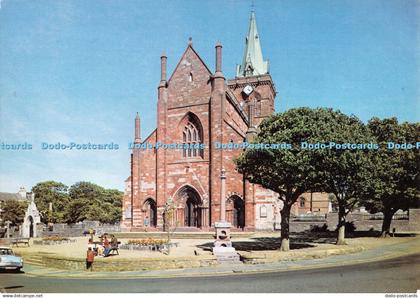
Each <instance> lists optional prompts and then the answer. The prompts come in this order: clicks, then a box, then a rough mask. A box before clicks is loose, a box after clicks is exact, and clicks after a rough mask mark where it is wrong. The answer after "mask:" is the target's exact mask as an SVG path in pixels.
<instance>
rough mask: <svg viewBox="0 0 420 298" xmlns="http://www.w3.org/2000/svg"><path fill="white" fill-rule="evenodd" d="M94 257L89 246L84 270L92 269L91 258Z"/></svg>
mask: <svg viewBox="0 0 420 298" xmlns="http://www.w3.org/2000/svg"><path fill="white" fill-rule="evenodd" d="M94 259H95V253H94V252H93V250H92V248H91V247H89V248H88V250H87V254H86V270H89V269H90V271H92V264H93V260H94Z"/></svg>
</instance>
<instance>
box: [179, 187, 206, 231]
mask: <svg viewBox="0 0 420 298" xmlns="http://www.w3.org/2000/svg"><path fill="white" fill-rule="evenodd" d="M175 198H176V199H175V202H177V205H178V206H179V207H181V208H179V209H178V210H177V218H178V222H182V221H183V224H184V226H185V227H197V228H201V227H202V224H203V222H202V220H203V218H202V213H203V212H202V206H201V205H202V201H201V198H200V195H199V194H198V192H197V191H196V190H195V189H194V188H192V187H190V186H184V187H182V188H181V189H180V190H179V191H178V192H177V194H176V196H175Z"/></svg>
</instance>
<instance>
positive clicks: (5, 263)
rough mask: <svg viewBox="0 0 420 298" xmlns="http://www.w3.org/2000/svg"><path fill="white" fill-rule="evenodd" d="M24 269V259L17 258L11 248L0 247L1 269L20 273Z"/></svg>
mask: <svg viewBox="0 0 420 298" xmlns="http://www.w3.org/2000/svg"><path fill="white" fill-rule="evenodd" d="M22 268H23V259H22V258H21V257H18V256H15V254H14V252H13V250H12V249H11V248H9V247H1V246H0V269H3V270H4V269H6V270H9V269H12V270H15V271H20V270H21V269H22Z"/></svg>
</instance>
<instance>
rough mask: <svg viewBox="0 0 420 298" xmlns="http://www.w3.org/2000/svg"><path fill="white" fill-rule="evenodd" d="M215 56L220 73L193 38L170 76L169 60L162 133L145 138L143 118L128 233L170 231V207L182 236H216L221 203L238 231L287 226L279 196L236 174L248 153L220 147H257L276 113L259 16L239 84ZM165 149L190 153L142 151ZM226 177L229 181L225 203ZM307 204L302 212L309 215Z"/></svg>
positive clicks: (127, 206)
mask: <svg viewBox="0 0 420 298" xmlns="http://www.w3.org/2000/svg"><path fill="white" fill-rule="evenodd" d="M215 55H216V63H215V64H216V65H215V71H214V73H213V72H212V71H211V70H210V68H209V67H208V66H207V65H206V64H205V62H204V61H203V60H202V59H201V58H200V56H199V54H198V53H197V52H196V50H195V49H194V47H193V44H192V40H191V39H190V41H189V43H188V45H187V48H186V50H185V51H184V53H183V55H182V57H181V59H180V60H179V62H178V64H177V66H176V68H175V70H174V71H173V73H172V75H171V76H169V77H168V76H167V67H166V64H167V57H166V56H165V55H162V57H161V63H160V65H161V78H160V82H159V85H158V98H157V127H156V129H155V130H154V131H153V132H152V133H151V134H150V135H149V136H147V137H146V138H143V139H142V137H141V135H140V116H139V115H138V114H137V116H136V118H135V129H134V130H135V133H134V142H133V144H134V146H133V149H132V154H131V175H130V177H129V178H128V179H127V180H126V189H125V195H124V202H123V210H122V213H123V214H122V223H121V224H122V229H123V230H125V231H137V230H143V229H144V228H145V226H147V227H148V228H150V229H156V230H162V228H163V210H164V206H165V204H166V202H167V201H168V200H171V201H172V202H173V204H174V207H175V212H174V216H175V221H176V225H177V227H178V229H179V230H180V231H208V230H210V229H211V227H212V226H214V223H215V222H217V221H218V220H219V219H220V206H221V200H225V202H226V215H225V216H226V220H227V221H229V222H230V223H231V224H232V226H233V228H234V229H237V230H247V231H254V230H273V229H276V228H279V227H280V209H281V207H282V206H281V204H280V200H278V199H277V197H278V195H277V194H276V193H274V192H273V191H271V190H268V189H265V188H263V187H261V186H260V185H256V184H252V183H250V182H249V181H247V180H245V179H244V177H243V175H241V174H239V173H238V172H237V171H236V169H235V164H234V162H233V159H234V158H235V157H236V156H238V155H239V154H240V153H241V150H240V149H220V148H218V147H217V146H216V144H217V143H218V144H231V143H234V144H235V143H237V144H239V143H243V142H250V141H252V139H253V138H254V137H255V136H256V134H257V130H258V125H259V123H260V122H261V121H262V120H263V119H264V118H266V117H269V116H270V115H272V114H273V113H274V100H275V98H276V88H275V85H274V82H273V80H272V78H271V75H270V73H269V62H268V61H264V58H263V54H262V50H261V43H260V36H259V34H258V31H257V24H256V18H255V13H254V12H252V13H251V17H250V24H249V30H248V35H247V36H246V39H245V49H244V54H243V57H242V63H241V64H240V65H237V67H236V76H235V78H232V79H227V78H225V76H224V74H223V68H222V45H221V44H220V43H217V44H216V46H215ZM157 143H159V144H182V145H186V146H184V147H182V146H180V147H179V148H175V149H166V150H165V149H162V148H156V147H155V148H153V149H150V148H146V147H147V146H142V145H146V144H157ZM201 144H203V145H205V146H200V145H201ZM145 148H146V149H145ZM221 175H223V176H224V177H226V178H225V179H226V180H225V181H226V182H225V185H226V189H225V191H224V192H223V193H225V194H226V196H225V197H223V198H221ZM311 197H312V196H311ZM302 199H303V200H304V198H301V200H300V201H299V203H298V204H297V206H295V210H298V209H299V208H305V207H304V205H303V207H302ZM320 211H321V209H320ZM297 213H298V211H297Z"/></svg>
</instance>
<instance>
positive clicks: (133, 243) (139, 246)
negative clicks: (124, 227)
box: [120, 238, 178, 251]
mask: <svg viewBox="0 0 420 298" xmlns="http://www.w3.org/2000/svg"><path fill="white" fill-rule="evenodd" d="M172 246H178V243H168V241H167V240H164V239H152V238H148V239H130V240H128V241H127V244H122V245H120V248H121V249H129V250H155V251H161V250H163V249H165V248H167V247H172Z"/></svg>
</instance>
